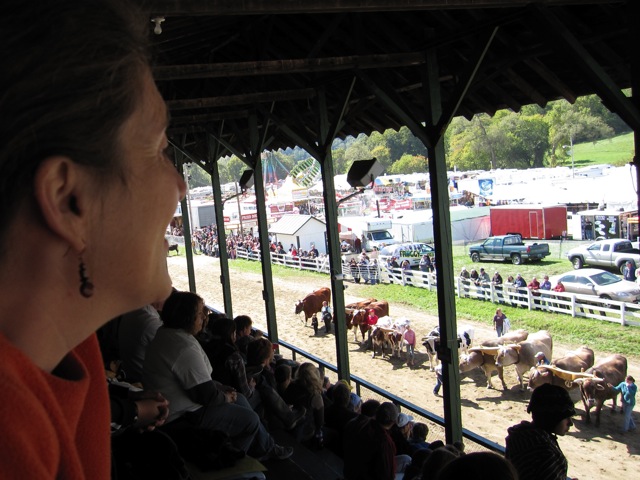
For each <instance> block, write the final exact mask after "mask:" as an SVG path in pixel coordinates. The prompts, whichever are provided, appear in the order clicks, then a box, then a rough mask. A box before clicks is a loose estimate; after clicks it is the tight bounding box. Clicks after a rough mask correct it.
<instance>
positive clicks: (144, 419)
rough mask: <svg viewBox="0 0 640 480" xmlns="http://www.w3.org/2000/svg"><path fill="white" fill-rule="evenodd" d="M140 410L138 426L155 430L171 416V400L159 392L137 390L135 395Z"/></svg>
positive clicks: (136, 424) (138, 410)
mask: <svg viewBox="0 0 640 480" xmlns="http://www.w3.org/2000/svg"><path fill="white" fill-rule="evenodd" d="M133 397H134V401H135V403H136V408H137V412H138V419H137V420H136V423H135V424H134V425H135V426H136V427H139V428H141V429H146V430H149V431H151V430H153V429H155V428H156V427H159V426H160V425H162V424H164V422H165V421H166V420H167V417H168V416H169V401H168V400H167V399H166V398H164V397H163V396H162V395H161V394H160V393H157V392H137V393H136V394H134V395H133Z"/></svg>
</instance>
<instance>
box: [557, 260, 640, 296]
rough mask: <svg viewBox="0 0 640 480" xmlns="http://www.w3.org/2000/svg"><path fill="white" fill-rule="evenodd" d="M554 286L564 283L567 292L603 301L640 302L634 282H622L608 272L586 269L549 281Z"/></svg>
mask: <svg viewBox="0 0 640 480" xmlns="http://www.w3.org/2000/svg"><path fill="white" fill-rule="evenodd" d="M549 280H550V282H551V285H552V286H554V287H555V286H556V285H557V284H558V282H562V284H563V285H564V288H565V291H566V292H569V293H579V294H582V295H596V296H598V297H600V298H602V299H607V300H617V301H619V302H628V303H637V302H638V301H640V288H639V287H638V285H636V284H635V283H634V282H629V281H628V280H622V279H621V278H620V277H619V276H617V275H614V274H613V273H611V272H607V271H606V270H600V269H598V268H584V269H582V270H574V271H572V272H567V273H564V274H562V275H556V276H554V277H552V278H550V279H549Z"/></svg>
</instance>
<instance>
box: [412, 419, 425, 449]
mask: <svg viewBox="0 0 640 480" xmlns="http://www.w3.org/2000/svg"><path fill="white" fill-rule="evenodd" d="M428 434H429V427H428V426H427V424H426V423H422V422H416V423H414V424H413V428H412V429H411V436H410V437H409V443H410V444H411V445H412V446H413V450H414V452H415V451H416V450H422V449H424V448H429V442H427V435H428Z"/></svg>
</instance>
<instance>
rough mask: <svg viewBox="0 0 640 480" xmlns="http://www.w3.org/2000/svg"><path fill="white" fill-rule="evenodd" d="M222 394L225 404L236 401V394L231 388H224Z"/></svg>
mask: <svg viewBox="0 0 640 480" xmlns="http://www.w3.org/2000/svg"><path fill="white" fill-rule="evenodd" d="M222 393H224V399H225V401H226V402H227V403H234V402H235V401H236V400H237V399H238V392H236V390H235V389H234V388H232V387H225V388H224V390H222Z"/></svg>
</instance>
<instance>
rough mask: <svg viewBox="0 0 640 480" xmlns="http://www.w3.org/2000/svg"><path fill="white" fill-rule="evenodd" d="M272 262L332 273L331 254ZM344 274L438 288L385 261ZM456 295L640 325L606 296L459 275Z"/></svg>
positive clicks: (345, 267) (346, 268)
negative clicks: (475, 280)
mask: <svg viewBox="0 0 640 480" xmlns="http://www.w3.org/2000/svg"><path fill="white" fill-rule="evenodd" d="M237 257H238V258H243V259H246V260H257V261H259V260H260V256H259V255H257V254H256V253H255V252H250V251H247V250H246V249H243V248H238V249H237ZM271 263H273V264H278V265H284V266H286V267H290V268H297V269H299V270H310V271H314V272H318V273H325V274H327V275H328V274H329V273H330V268H329V257H327V256H324V257H321V258H314V259H311V258H294V257H292V256H291V255H279V254H276V253H272V254H271ZM342 274H343V275H344V278H345V280H352V281H354V282H358V283H360V282H362V283H369V284H375V283H397V284H400V285H405V286H411V287H418V288H426V289H428V290H435V289H436V288H437V284H436V275H435V273H425V272H421V271H419V270H409V271H405V270H402V269H400V268H394V269H390V268H387V267H386V266H384V265H377V266H361V265H358V266H357V268H352V267H351V266H350V265H349V264H348V263H345V262H343V263H342ZM454 288H455V290H456V295H458V297H466V298H471V299H476V300H482V301H490V302H493V303H496V304H504V305H510V306H513V307H524V308H528V309H529V310H542V311H547V312H554V313H560V314H564V315H571V316H572V317H582V318H595V319H598V320H604V321H607V322H613V323H619V324H621V325H632V326H636V327H638V326H640V304H635V303H625V302H617V301H614V300H603V299H600V298H598V297H594V296H591V295H578V294H574V293H560V292H551V291H546V290H539V291H538V293H539V295H534V294H533V292H532V291H531V290H529V289H527V288H516V287H514V286H511V285H493V284H491V283H489V284H484V285H479V286H478V285H474V284H473V283H471V282H468V281H464V280H463V279H461V278H456V281H455V283H454Z"/></svg>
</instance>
